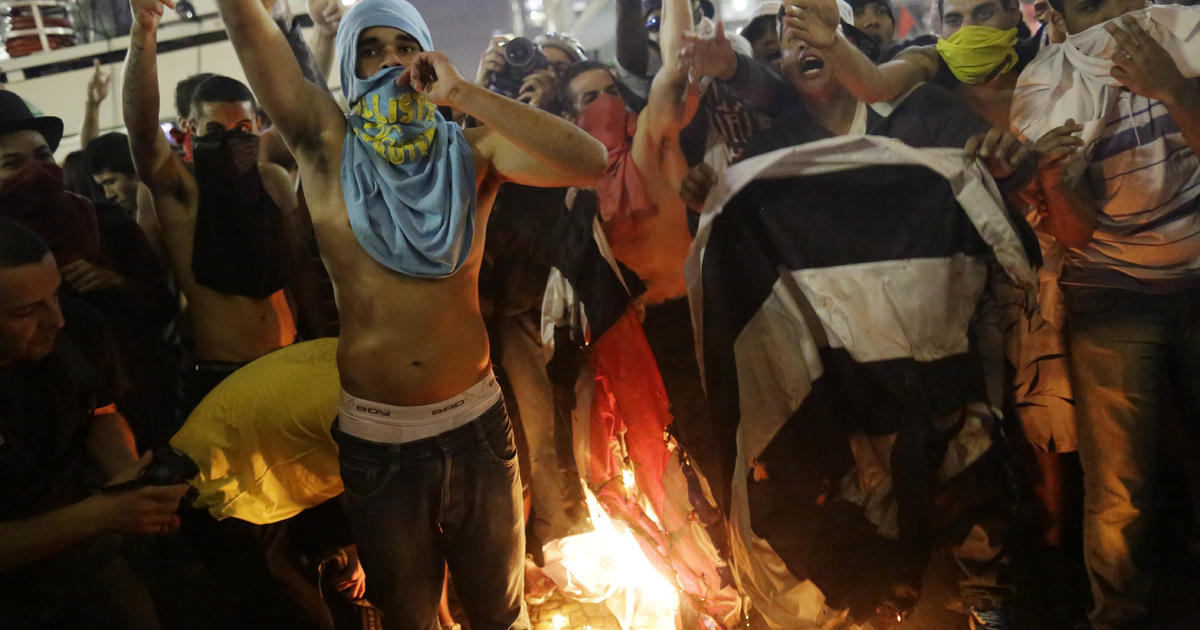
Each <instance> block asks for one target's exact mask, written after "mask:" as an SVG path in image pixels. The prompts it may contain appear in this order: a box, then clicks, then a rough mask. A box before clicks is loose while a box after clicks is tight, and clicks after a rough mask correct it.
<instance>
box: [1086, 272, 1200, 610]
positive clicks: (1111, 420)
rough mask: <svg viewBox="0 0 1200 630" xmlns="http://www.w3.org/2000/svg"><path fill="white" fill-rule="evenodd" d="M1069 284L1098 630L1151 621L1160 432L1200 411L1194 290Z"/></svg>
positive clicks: (1198, 299) (1199, 325)
mask: <svg viewBox="0 0 1200 630" xmlns="http://www.w3.org/2000/svg"><path fill="white" fill-rule="evenodd" d="M1066 289H1067V291H1066V297H1067V308H1068V315H1067V316H1068V321H1069V324H1070V325H1069V326H1068V327H1067V328H1068V335H1069V353H1070V364H1071V381H1072V385H1073V387H1074V390H1075V397H1076V402H1075V405H1076V410H1077V422H1078V432H1079V459H1080V462H1081V463H1082V464H1083V473H1084V559H1085V560H1086V561H1087V568H1088V578H1089V580H1090V581H1091V587H1092V595H1093V598H1094V600H1095V607H1094V608H1093V610H1092V612H1091V614H1090V615H1089V617H1090V619H1091V622H1092V627H1093V628H1094V629H1095V630H1118V629H1120V630H1131V629H1134V628H1138V629H1140V628H1148V627H1149V625H1148V624H1149V621H1148V617H1149V609H1148V605H1147V600H1148V598H1149V594H1150V588H1151V578H1152V562H1153V559H1152V558H1151V557H1150V554H1151V544H1150V543H1151V541H1150V540H1149V534H1150V529H1149V525H1150V523H1149V518H1148V517H1149V514H1150V510H1151V509H1153V506H1154V500H1155V494H1156V493H1155V485H1156V479H1155V471H1156V467H1157V466H1158V458H1157V453H1158V439H1159V438H1158V433H1159V430H1160V427H1161V423H1162V422H1163V417H1164V416H1165V415H1166V414H1168V413H1176V412H1177V413H1179V414H1180V416H1181V418H1182V419H1183V422H1184V423H1185V424H1187V425H1189V426H1191V427H1195V426H1197V425H1196V422H1197V419H1198V418H1200V404H1197V396H1200V291H1191V292H1186V293H1178V294H1173V295H1150V294H1141V293H1133V292H1129V291H1121V290H1117V289H1093V288H1081V287H1066ZM1171 405H1176V406H1177V407H1178V409H1177V410H1173V409H1171V408H1170V406H1171Z"/></svg>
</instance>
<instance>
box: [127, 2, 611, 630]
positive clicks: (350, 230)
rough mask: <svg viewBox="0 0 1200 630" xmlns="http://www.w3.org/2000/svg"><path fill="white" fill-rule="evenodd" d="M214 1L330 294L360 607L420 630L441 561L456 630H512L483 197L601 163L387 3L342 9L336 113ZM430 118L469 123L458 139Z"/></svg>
mask: <svg viewBox="0 0 1200 630" xmlns="http://www.w3.org/2000/svg"><path fill="white" fill-rule="evenodd" d="M218 4H219V7H220V11H221V17H222V18H223V19H224V21H225V25H226V27H227V29H228V31H229V36H230V40H231V41H232V43H233V45H234V47H235V48H236V49H237V54H238V58H239V60H240V61H241V64H242V67H243V68H244V70H245V72H246V76H247V77H248V79H249V82H250V85H251V87H252V88H253V90H254V92H255V94H256V95H257V96H258V98H259V101H260V103H261V104H262V106H263V107H264V109H265V110H266V112H267V114H268V115H269V116H270V117H271V120H273V121H274V123H275V126H276V128H278V129H279V131H280V133H281V135H282V137H283V139H284V141H285V142H286V143H287V145H288V148H289V149H290V150H291V151H292V153H293V155H295V157H296V160H297V163H298V165H299V168H300V177H301V180H302V181H303V182H304V191H305V195H306V197H307V200H308V206H309V209H310V213H311V214H312V221H313V225H314V227H315V229H316V234H317V242H318V244H319V246H320V249H321V255H322V258H323V259H324V262H325V265H326V267H327V268H328V270H329V273H330V276H331V277H332V279H333V282H334V286H335V289H336V293H337V301H338V307H339V310H340V315H341V324H342V335H341V338H340V341H339V346H338V368H339V372H340V378H341V384H342V389H343V393H342V400H341V404H340V408H339V417H338V421H337V423H336V424H335V427H334V436H335V439H336V440H337V441H338V443H339V448H340V459H341V474H342V479H343V482H344V484H345V487H346V494H347V495H348V497H347V501H346V508H347V515H348V516H349V518H350V523H351V527H352V530H353V533H354V536H355V538H356V540H357V543H358V548H359V553H360V556H361V557H362V561H363V565H364V567H365V569H366V571H367V573H368V575H369V576H370V580H369V582H368V592H367V596H368V598H370V600H371V601H372V602H373V603H375V604H376V605H377V606H379V608H380V609H381V610H382V611H383V613H384V624H385V626H386V627H388V628H404V629H406V630H407V629H411V628H421V629H432V628H437V604H438V599H439V595H440V593H441V590H442V578H443V572H444V564H449V567H450V570H451V571H452V572H453V573H454V577H455V584H456V586H457V589H458V592H459V594H460V596H461V600H462V602H463V605H464V608H465V609H466V612H467V615H468V617H469V618H470V621H471V627H472V628H476V629H481V630H482V629H489V628H496V629H499V628H527V627H528V623H529V622H528V618H527V615H526V614H525V611H524V606H523V600H522V590H523V589H522V581H523V576H522V567H523V561H524V549H525V545H524V524H523V522H522V510H521V488H520V480H519V478H518V472H517V464H516V449H515V446H514V443H513V438H512V428H511V426H510V424H509V422H508V419H507V416H506V414H505V410H504V406H503V402H502V401H501V396H500V391H499V389H498V387H497V386H496V382H495V377H494V376H492V372H491V366H490V363H489V359H488V353H489V349H488V339H487V333H486V331H485V329H484V324H483V318H482V316H481V314H480V310H479V300H478V293H477V291H478V288H477V283H478V274H479V265H480V260H481V258H482V255H483V240H484V234H485V231H486V227H487V219H488V214H489V213H490V211H491V207H492V201H493V200H494V198H495V195H496V190H497V188H498V187H499V186H500V184H501V183H503V182H506V181H513V182H518V183H521V184H526V185H533V186H554V187H557V186H587V185H589V184H591V183H592V181H593V180H595V179H597V178H598V177H599V176H600V175H601V174H602V173H603V172H604V169H605V167H606V163H607V157H606V153H605V150H604V147H603V146H602V145H601V144H600V143H599V142H598V141H596V140H593V139H592V138H591V137H590V136H588V135H587V134H586V133H584V132H583V131H582V130H580V129H579V128H577V127H575V126H574V125H572V124H570V123H569V122H567V121H565V120H562V119H560V118H557V117H555V116H552V115H550V114H547V113H545V112H542V111H539V110H537V109H534V108H532V107H529V106H526V105H523V104H521V103H518V102H516V101H512V100H509V99H506V98H504V97H501V96H498V95H496V94H492V93H490V92H488V91H487V90H485V89H483V88H481V87H478V86H475V85H473V84H471V83H470V82H468V81H466V80H464V79H463V77H462V76H461V75H460V74H459V73H458V71H457V70H456V69H455V68H454V66H453V65H451V63H450V62H449V60H448V59H447V58H446V57H445V56H444V55H443V54H441V53H438V52H435V51H434V49H433V42H432V38H431V37H430V34H429V30H428V28H427V27H426V25H425V23H424V20H423V19H422V18H421V16H420V14H419V13H418V12H417V10H416V9H415V8H414V7H413V6H412V5H410V4H408V3H407V2H404V1H403V0H361V1H360V2H358V3H357V4H356V5H354V6H353V7H352V8H351V9H350V10H349V11H348V12H347V13H346V15H345V16H344V17H343V18H342V22H341V25H340V27H339V29H338V36H337V48H338V52H339V56H340V58H341V84H342V92H343V94H344V95H345V97H346V101H347V103H348V104H349V107H350V110H351V113H350V114H349V115H346V114H345V113H343V112H342V110H341V109H340V108H339V107H338V105H337V104H336V103H335V102H334V100H333V99H332V98H331V97H330V96H329V94H328V93H326V92H325V91H323V90H322V89H320V88H318V87H317V86H315V85H313V84H311V83H309V82H308V81H306V80H305V79H304V76H303V75H302V74H301V72H300V68H299V66H298V65H297V64H296V61H295V59H294V58H293V57H292V54H291V52H290V51H289V49H288V46H287V42H286V41H285V40H284V38H283V35H282V34H281V33H280V32H279V29H278V28H277V27H276V26H275V24H274V22H272V21H271V17H270V15H269V14H268V12H267V11H266V10H265V9H264V8H263V6H262V5H261V4H260V3H258V2H250V1H247V0H220V1H219V2H218ZM172 5H173V0H159V2H158V3H155V2H149V1H146V2H139V3H138V5H137V8H138V9H139V11H145V12H151V13H155V14H161V13H162V11H163V8H164V6H166V7H170V6H172ZM440 105H444V106H449V107H451V108H453V109H455V110H457V111H460V112H463V113H465V114H467V115H470V116H472V117H474V118H475V119H477V120H479V121H480V122H482V123H483V124H484V126H483V127H482V128H478V129H471V130H468V131H466V132H463V131H462V130H460V129H459V128H458V127H456V126H455V125H453V124H452V123H450V122H449V121H446V120H444V119H443V117H442V115H441V113H439V111H438V109H437V106H440Z"/></svg>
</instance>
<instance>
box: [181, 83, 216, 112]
mask: <svg viewBox="0 0 1200 630" xmlns="http://www.w3.org/2000/svg"><path fill="white" fill-rule="evenodd" d="M215 76H217V75H215V74H213V73H212V72H200V73H197V74H193V75H192V76H190V77H188V78H186V79H184V80H182V81H180V82H179V83H176V84H175V112H176V113H177V114H179V117H180V118H188V117H190V116H191V115H192V95H193V94H195V93H196V86H198V85H200V84H201V83H204V82H205V81H207V80H209V79H211V78H213V77H215Z"/></svg>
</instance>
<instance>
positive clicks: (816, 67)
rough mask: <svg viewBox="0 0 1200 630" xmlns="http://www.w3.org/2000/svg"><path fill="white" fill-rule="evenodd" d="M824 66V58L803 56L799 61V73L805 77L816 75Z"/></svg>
mask: <svg viewBox="0 0 1200 630" xmlns="http://www.w3.org/2000/svg"><path fill="white" fill-rule="evenodd" d="M824 67H825V60H824V59H821V58H820V57H805V58H804V60H803V61H801V62H800V75H801V76H805V77H812V76H816V75H818V74H820V73H821V69H822V68H824Z"/></svg>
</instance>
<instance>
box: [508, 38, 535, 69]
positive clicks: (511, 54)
mask: <svg viewBox="0 0 1200 630" xmlns="http://www.w3.org/2000/svg"><path fill="white" fill-rule="evenodd" d="M535 46H536V44H534V43H533V42H531V41H529V40H528V39H526V38H524V37H518V38H516V39H514V40H512V41H511V42H508V43H507V44H505V45H504V60H505V61H507V62H508V65H510V66H513V67H514V68H524V67H525V66H527V65H529V64H530V63H532V62H533V59H534V57H535V56H536V53H537V48H535Z"/></svg>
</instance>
